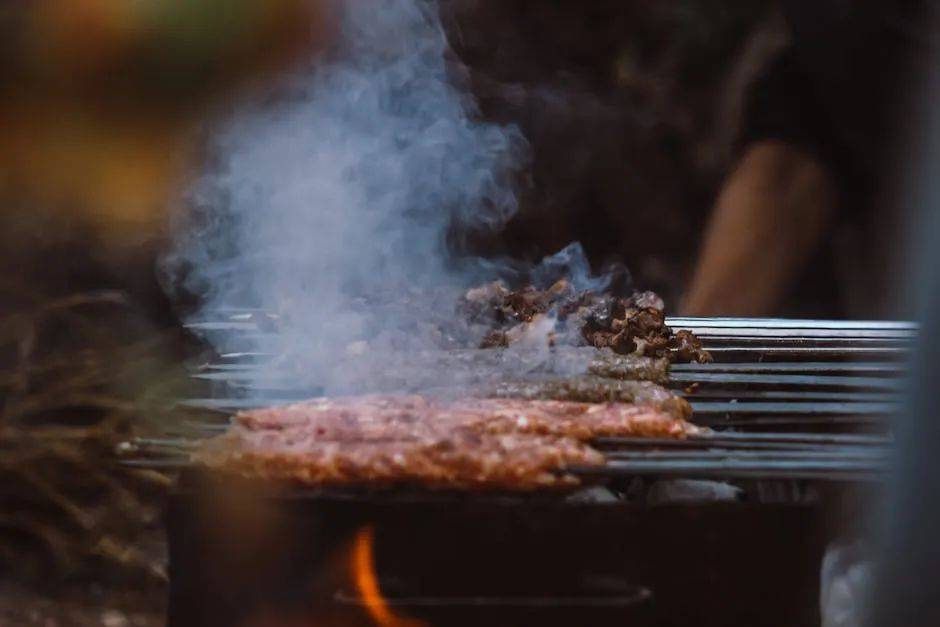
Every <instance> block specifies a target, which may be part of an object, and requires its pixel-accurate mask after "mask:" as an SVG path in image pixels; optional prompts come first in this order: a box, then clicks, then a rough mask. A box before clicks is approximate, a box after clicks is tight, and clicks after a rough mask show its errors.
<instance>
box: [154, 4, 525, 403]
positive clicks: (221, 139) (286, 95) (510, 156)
mask: <svg viewBox="0 0 940 627" xmlns="http://www.w3.org/2000/svg"><path fill="white" fill-rule="evenodd" d="M336 8H337V11H338V12H339V15H340V33H339V36H338V38H337V40H338V42H337V43H336V45H335V46H334V47H333V49H332V50H331V51H330V52H329V53H328V54H327V55H326V57H325V58H323V59H321V60H319V61H317V62H316V63H313V64H312V65H311V66H310V67H309V68H307V69H306V70H305V71H304V72H301V73H299V74H298V75H296V76H294V77H292V78H291V79H290V80H289V81H288V82H287V85H286V86H282V89H281V93H280V94H279V95H278V96H277V97H274V96H273V95H269V96H268V97H267V98H266V100H267V101H266V102H255V103H246V105H245V107H244V108H243V109H242V110H240V111H239V112H238V113H237V114H235V115H234V116H232V117H231V119H229V120H227V121H226V122H225V123H224V124H223V125H222V127H221V128H219V129H218V130H217V132H216V133H215V134H214V140H213V142H212V145H211V146H210V148H211V152H212V155H213V158H214V159H215V161H214V166H213V167H212V169H211V170H210V171H208V172H206V173H205V175H204V176H203V177H202V178H201V179H200V180H199V181H198V182H197V184H196V185H195V187H194V189H193V190H192V194H191V197H190V198H189V203H188V204H189V205H190V208H191V210H192V211H191V213H190V214H189V215H188V217H187V219H186V220H185V221H184V224H183V226H182V227H181V228H180V229H179V234H178V239H177V242H176V246H175V248H174V252H173V254H172V255H171V256H170V257H169V259H168V264H167V267H168V268H169V269H170V274H171V277H172V278H171V280H173V281H175V282H176V285H177V287H179V285H180V284H182V286H183V288H184V289H185V290H186V291H188V292H189V293H193V294H196V295H197V296H198V297H199V301H200V303H201V305H200V312H199V313H197V314H196V316H195V317H196V318H200V317H205V316H206V315H208V312H216V311H218V310H220V309H221V308H223V307H227V306H252V307H258V308H261V309H265V310H269V311H276V312H280V313H281V317H280V323H279V325H278V327H277V329H276V331H275V332H273V333H266V334H263V335H260V336H256V337H255V339H254V345H253V346H251V347H249V348H250V349H253V350H259V351H264V352H270V353H276V354H282V355H285V356H287V359H288V360H290V361H291V362H292V363H293V364H295V367H296V368H297V369H299V370H302V371H303V372H304V374H305V375H306V376H307V377H309V380H311V381H317V382H319V383H321V384H322V385H323V386H324V387H325V389H326V390H327V391H330V390H332V389H340V388H342V387H343V386H344V379H345V378H347V377H348V376H350V373H349V372H339V370H340V369H337V368H336V367H335V365H336V359H337V356H339V355H343V354H346V353H348V351H349V347H350V346H353V347H356V346H361V344H357V342H361V341H363V340H366V341H369V342H371V344H370V346H369V349H368V350H369V351H371V352H372V357H371V361H373V362H377V361H381V360H382V359H383V355H382V354H380V353H377V352H375V351H380V350H384V351H414V350H418V349H421V348H426V347H425V346H423V341H424V340H423V339H422V338H421V335H422V334H420V333H413V334H412V333H410V331H409V330H410V329H414V328H415V326H416V325H419V324H420V323H421V321H422V320H427V319H428V318H429V317H431V313H430V312H428V311H426V310H418V309H417V308H415V307H412V308H409V307H407V306H406V307H398V308H389V307H387V306H386V305H387V304H388V302H390V301H389V299H392V300H393V299H394V295H396V294H398V295H400V294H405V293H407V292H408V290H410V289H411V288H415V287H417V288H421V289H431V290H433V289H439V288H443V287H447V286H454V287H456V286H458V285H460V284H462V283H463V282H465V281H467V280H471V278H472V277H467V276H466V275H464V276H459V275H456V274H455V272H456V271H455V270H453V266H452V264H449V257H448V251H447V248H446V244H445V237H446V234H447V232H448V228H449V227H450V225H452V224H453V223H455V222H456V223H459V224H462V225H465V226H471V227H498V226H500V225H502V224H503V223H505V221H506V220H508V219H509V218H510V217H511V216H512V215H513V213H514V212H515V209H516V201H515V196H514V192H513V187H512V184H511V183H512V179H513V176H514V173H515V172H516V171H518V168H519V166H520V164H522V163H523V162H524V160H525V153H526V146H525V142H524V140H523V138H522V137H521V135H520V134H519V133H518V132H517V131H516V130H515V129H514V128H507V127H501V126H497V125H494V124H489V123H484V122H481V121H479V119H478V112H477V109H476V106H475V104H474V102H473V100H472V99H471V98H470V97H469V96H468V95H466V94H465V93H464V92H463V91H461V89H459V88H458V87H457V86H455V84H454V81H453V77H454V76H455V74H456V73H459V68H458V67H456V66H455V65H454V63H453V61H452V60H448V59H447V56H448V54H449V51H448V44H447V41H446V38H445V35H444V32H443V30H442V27H441V24H440V20H439V16H438V13H437V10H436V7H435V6H434V5H433V4H429V3H428V2H425V1H423V0H344V1H340V2H338V3H337V7H336ZM386 297H388V298H386ZM425 302H426V303H427V305H428V306H431V299H425ZM449 304H450V305H451V306H452V304H453V300H451V301H450V303H449ZM442 315H443V314H442ZM376 338H384V339H376ZM234 339H238V340H239V341H243V339H244V338H232V337H230V336H228V335H225V334H223V335H220V336H218V337H217V338H215V340H216V341H217V342H218V347H219V348H220V349H221V350H229V349H232V348H236V347H235V346H234V345H232V344H231V341H234ZM237 348H245V346H244V345H239V346H237Z"/></svg>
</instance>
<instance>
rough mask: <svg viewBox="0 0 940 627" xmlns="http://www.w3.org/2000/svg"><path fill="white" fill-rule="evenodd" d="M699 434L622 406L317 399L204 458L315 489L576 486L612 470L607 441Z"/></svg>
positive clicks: (213, 445) (242, 421)
mask: <svg viewBox="0 0 940 627" xmlns="http://www.w3.org/2000/svg"><path fill="white" fill-rule="evenodd" d="M697 430H698V429H697V427H695V426H694V425H691V424H689V423H688V422H686V421H684V420H681V419H677V418H674V417H673V416H671V415H669V414H666V413H664V412H661V411H658V410H656V409H653V408H650V407H644V406H638V405H628V404H622V403H611V404H587V403H574V402H568V401H539V400H535V401H533V400H524V399H497V398H464V399H460V400H456V401H445V400H439V399H430V398H426V397H421V396H367V397H347V398H338V399H325V398H321V399H313V400H311V401H308V402H304V403H297V404H294V405H288V406H284V407H274V408H268V409H263V410H256V411H248V412H242V413H240V414H238V415H237V416H236V418H235V426H234V427H233V428H232V429H231V430H230V431H229V432H228V433H227V434H225V435H223V436H220V437H218V438H214V439H212V440H210V441H209V443H208V444H207V446H205V447H204V448H203V449H202V450H201V451H200V452H198V453H197V454H196V456H195V458H194V460H195V461H196V462H199V463H202V464H205V465H207V466H210V467H213V468H220V469H223V470H226V471H230V472H235V473H238V474H242V475H247V476H256V477H260V478H267V479H284V480H293V481H298V482H300V483H303V484H307V485H351V484H369V485H390V484H417V485H422V486H426V487H434V488H474V489H483V488H490V489H499V490H532V489H536V488H543V487H559V488H561V487H570V486H575V485H577V483H578V482H577V479H576V478H575V477H573V476H571V475H568V474H565V472H564V469H565V467H567V466H572V465H598V464H603V463H604V459H603V456H602V455H601V454H600V453H598V452H597V451H595V450H594V449H592V448H590V447H589V446H588V445H587V444H586V442H587V441H588V440H590V439H592V438H595V437H599V436H617V435H629V436H648V437H672V438H681V437H685V436H686V435H687V434H690V433H694V432H697Z"/></svg>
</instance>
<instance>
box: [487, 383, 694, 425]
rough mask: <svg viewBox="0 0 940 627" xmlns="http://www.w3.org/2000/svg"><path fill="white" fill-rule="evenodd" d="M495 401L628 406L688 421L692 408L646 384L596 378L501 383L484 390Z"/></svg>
mask: <svg viewBox="0 0 940 627" xmlns="http://www.w3.org/2000/svg"><path fill="white" fill-rule="evenodd" d="M483 393H484V394H485V395H487V396H493V397H496V398H522V399H532V400H535V399H550V400H556V401H575V402H579V403H631V404H633V405H641V406H643V407H647V408H652V409H655V410H656V411H659V412H663V413H666V414H669V415H670V416H672V417H674V418H679V419H683V420H685V419H688V418H689V417H690V416H691V415H692V408H691V407H690V406H689V403H688V402H687V401H686V400H685V399H684V398H682V397H680V396H678V395H676V394H674V393H673V392H670V391H669V390H667V389H665V388H663V387H661V386H659V385H656V384H655V383H652V382H650V381H629V380H627V381H618V380H611V379H605V378H602V377H598V376H590V375H589V376H582V377H572V378H564V379H557V378H551V379H533V380H523V381H504V382H501V383H498V384H496V385H493V386H490V387H486V388H484V392H483Z"/></svg>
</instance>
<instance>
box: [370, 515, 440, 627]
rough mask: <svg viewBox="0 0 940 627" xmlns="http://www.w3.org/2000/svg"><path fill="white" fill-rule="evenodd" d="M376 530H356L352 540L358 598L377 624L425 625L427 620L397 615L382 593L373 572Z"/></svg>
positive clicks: (386, 626)
mask: <svg viewBox="0 0 940 627" xmlns="http://www.w3.org/2000/svg"><path fill="white" fill-rule="evenodd" d="M374 546H375V533H374V530H373V529H372V527H370V526H366V527H363V528H362V529H360V530H359V532H358V533H357V534H356V538H355V539H354V540H353V550H352V575H353V582H354V584H355V586H356V592H357V593H358V595H359V599H360V600H361V601H362V604H363V605H364V606H365V608H366V611H367V612H368V613H369V616H370V617H372V620H374V621H375V624H376V625H379V626H380V627H427V623H425V622H424V621H420V620H415V619H413V618H404V617H401V616H398V615H396V614H395V613H394V612H392V610H391V609H390V608H389V606H388V601H386V600H385V597H384V596H382V590H381V589H380V588H379V580H378V577H377V576H376V573H375V556H374V554H373V547H374Z"/></svg>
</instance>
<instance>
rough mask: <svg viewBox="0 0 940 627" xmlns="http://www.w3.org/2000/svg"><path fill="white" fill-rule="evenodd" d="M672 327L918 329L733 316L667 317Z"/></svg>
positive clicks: (900, 324) (889, 323)
mask: <svg viewBox="0 0 940 627" xmlns="http://www.w3.org/2000/svg"><path fill="white" fill-rule="evenodd" d="M666 324H668V325H669V326H671V327H683V328H684V327H686V326H700V327H709V328H715V327H726V328H728V327H730V328H738V329H740V328H749V327H750V328H758V329H774V328H777V329H908V330H915V331H916V330H917V329H918V325H917V323H916V322H911V321H906V320H811V319H799V318H732V317H713V318H712V317H709V318H700V317H679V316H672V317H667V318H666Z"/></svg>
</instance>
